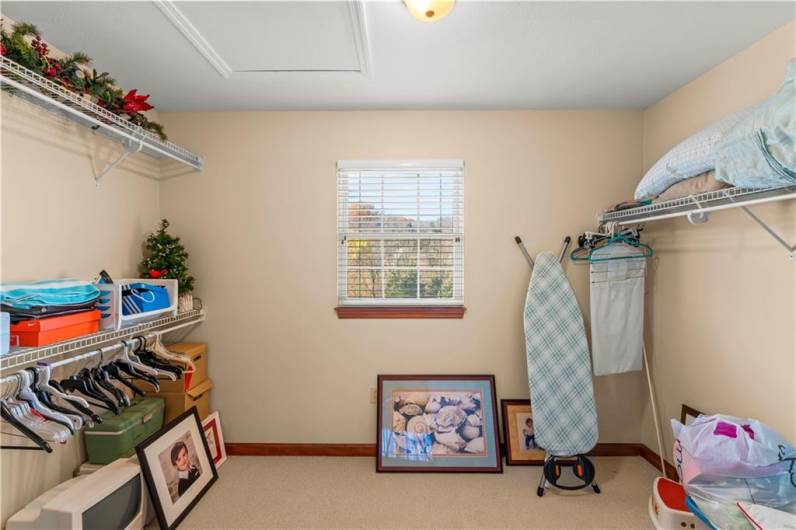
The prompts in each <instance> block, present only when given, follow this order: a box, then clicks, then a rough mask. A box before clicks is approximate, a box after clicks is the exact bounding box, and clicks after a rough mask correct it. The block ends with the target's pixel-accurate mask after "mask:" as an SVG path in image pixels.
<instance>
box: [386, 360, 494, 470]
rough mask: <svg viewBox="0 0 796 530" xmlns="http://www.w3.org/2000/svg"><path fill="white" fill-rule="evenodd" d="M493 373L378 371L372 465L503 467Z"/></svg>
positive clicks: (392, 468)
mask: <svg viewBox="0 0 796 530" xmlns="http://www.w3.org/2000/svg"><path fill="white" fill-rule="evenodd" d="M497 424H498V422H497V402H496V399H495V377H494V376H492V375H380V376H379V377H378V413H377V425H378V432H377V457H376V458H377V462H376V469H377V471H404V472H412V471H415V472H418V471H419V472H422V471H427V472H446V471H447V472H468V471H469V472H475V473H501V472H502V471H503V467H502V460H501V456H500V442H499V439H498V425H497Z"/></svg>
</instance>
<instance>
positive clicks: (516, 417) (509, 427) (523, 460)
mask: <svg viewBox="0 0 796 530" xmlns="http://www.w3.org/2000/svg"><path fill="white" fill-rule="evenodd" d="M500 409H501V412H502V415H503V440H505V442H506V464H507V465H509V466H536V465H538V466H541V465H543V464H544V457H545V450H544V449H542V448H541V447H539V446H538V445H537V444H536V433H535V431H534V428H533V413H532V411H531V400H529V399H503V400H501V401H500Z"/></svg>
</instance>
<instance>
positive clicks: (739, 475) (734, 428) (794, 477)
mask: <svg viewBox="0 0 796 530" xmlns="http://www.w3.org/2000/svg"><path fill="white" fill-rule="evenodd" d="M672 428H673V430H674V435H675V443H674V462H675V466H676V468H677V471H678V473H679V474H680V479H681V481H682V483H683V487H684V488H685V490H686V493H687V494H688V495H689V496H691V497H692V498H693V499H694V500H695V501H696V502H697V504H698V505H699V506H700V508H701V509H702V510H703V512H704V513H705V514H706V515H707V516H708V518H710V520H711V522H712V523H713V524H714V525H715V526H716V527H717V528H720V529H723V530H730V529H736V528H737V529H742V528H749V524H748V522H747V521H745V519H744V518H743V516H742V514H741V513H740V511H739V509H738V507H737V502H738V501H745V502H754V503H757V504H761V505H763V506H769V507H772V508H777V509H779V510H783V511H785V512H787V513H796V448H794V447H793V446H792V445H790V444H789V443H788V442H787V441H785V440H784V439H783V438H782V437H781V436H779V435H778V434H777V433H776V432H774V431H773V430H771V429H770V428H768V427H767V426H766V425H764V424H762V423H760V422H759V421H757V420H752V419H740V418H733V417H730V416H722V415H716V416H700V417H699V418H697V419H696V420H695V421H694V422H693V423H692V424H691V425H688V426H685V425H682V424H681V423H680V422H678V421H675V420H672Z"/></svg>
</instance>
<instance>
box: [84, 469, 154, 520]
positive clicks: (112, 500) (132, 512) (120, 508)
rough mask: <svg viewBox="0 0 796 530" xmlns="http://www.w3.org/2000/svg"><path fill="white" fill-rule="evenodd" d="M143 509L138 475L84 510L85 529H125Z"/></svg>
mask: <svg viewBox="0 0 796 530" xmlns="http://www.w3.org/2000/svg"><path fill="white" fill-rule="evenodd" d="M140 509H141V476H140V475H136V476H135V477H133V478H132V479H130V480H129V481H128V482H126V483H125V484H124V485H123V486H122V487H121V488H119V489H117V490H116V491H114V492H113V493H111V494H110V495H108V496H107V497H105V498H104V499H102V500H101V501H99V502H98V503H97V504H95V505H94V506H92V507H91V508H89V509H88V510H86V511H85V512H83V529H84V530H124V529H125V528H127V527H128V526H129V525H130V523H131V522H132V520H133V519H134V518H135V516H136V515H138V512H139V510H140Z"/></svg>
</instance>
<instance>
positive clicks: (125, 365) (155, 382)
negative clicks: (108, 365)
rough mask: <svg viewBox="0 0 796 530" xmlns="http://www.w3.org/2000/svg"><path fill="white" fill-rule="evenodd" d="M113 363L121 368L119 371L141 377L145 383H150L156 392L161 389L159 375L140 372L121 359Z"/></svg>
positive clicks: (137, 377)
mask: <svg viewBox="0 0 796 530" xmlns="http://www.w3.org/2000/svg"><path fill="white" fill-rule="evenodd" d="M112 364H113V365H114V366H116V367H117V368H118V369H119V371H121V372H124V373H125V374H127V375H129V376H130V377H133V378H135V379H140V380H141V381H143V382H144V383H146V384H148V385H150V386H151V387H152V388H154V389H155V392H158V391H160V383H159V382H158V379H157V377H154V376H152V375H149V374H145V373H142V372H139V371H137V370H136V369H135V368H133V366H132V365H130V364H128V363H125V362H124V361H121V360H117V361H114V362H113V363H112Z"/></svg>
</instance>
